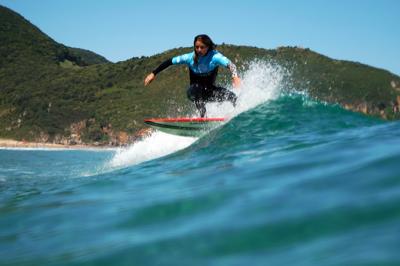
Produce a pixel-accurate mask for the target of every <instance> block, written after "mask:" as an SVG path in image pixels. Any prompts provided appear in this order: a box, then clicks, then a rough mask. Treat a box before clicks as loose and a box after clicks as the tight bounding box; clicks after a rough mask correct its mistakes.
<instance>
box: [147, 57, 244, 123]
mask: <svg viewBox="0 0 400 266" xmlns="http://www.w3.org/2000/svg"><path fill="white" fill-rule="evenodd" d="M194 56H195V54H194V52H191V53H188V54H183V55H179V56H175V57H173V58H170V59H168V60H166V61H165V62H163V63H162V64H161V65H160V66H158V67H157V68H156V69H155V70H154V71H153V74H154V75H157V74H158V73H159V72H160V71H162V70H164V69H165V68H167V67H169V66H170V65H178V64H185V65H187V66H188V67H189V77H190V86H189V88H188V89H187V96H188V98H189V99H190V100H191V101H193V102H194V103H195V105H196V107H197V109H198V110H199V112H200V116H201V117H204V116H205V114H206V107H205V104H206V102H215V101H217V102H223V101H226V100H228V101H230V102H232V104H233V105H235V103H236V99H237V97H236V95H235V94H234V93H233V92H231V91H229V90H227V89H225V88H223V87H217V86H215V84H214V83H215V80H216V78H217V74H218V67H219V66H224V67H227V68H228V69H229V70H230V71H231V73H232V77H235V76H237V72H236V66H235V65H234V64H233V63H232V62H231V61H230V60H229V59H228V58H226V57H225V56H224V55H222V54H221V53H220V52H218V51H216V50H211V51H209V52H208V53H207V54H206V55H204V56H198V62H197V64H196V62H195V61H194Z"/></svg>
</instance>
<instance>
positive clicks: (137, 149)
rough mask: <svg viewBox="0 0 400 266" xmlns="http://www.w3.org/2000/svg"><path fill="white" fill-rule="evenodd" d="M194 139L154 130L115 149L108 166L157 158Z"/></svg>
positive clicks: (132, 163)
mask: <svg viewBox="0 0 400 266" xmlns="http://www.w3.org/2000/svg"><path fill="white" fill-rule="evenodd" d="M196 139H197V138H189V137H179V136H174V135H170V134H166V133H163V132H159V131H156V132H154V133H153V134H152V135H151V136H149V137H147V138H145V139H143V140H142V141H139V142H137V143H134V144H132V145H131V146H129V147H127V148H121V149H119V150H117V152H116V153H115V156H114V158H112V160H111V161H110V166H111V167H123V166H127V165H134V164H138V163H141V162H144V161H148V160H151V159H155V158H159V157H162V156H165V155H168V154H170V153H173V152H176V151H178V150H181V149H184V148H186V147H188V146H189V145H190V144H192V143H193V142H194V141H196Z"/></svg>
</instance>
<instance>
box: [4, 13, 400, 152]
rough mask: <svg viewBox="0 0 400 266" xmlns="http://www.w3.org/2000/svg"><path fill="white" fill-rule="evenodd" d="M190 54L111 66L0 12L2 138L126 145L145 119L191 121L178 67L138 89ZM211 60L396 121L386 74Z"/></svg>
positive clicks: (279, 54)
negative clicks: (253, 69) (280, 73)
mask: <svg viewBox="0 0 400 266" xmlns="http://www.w3.org/2000/svg"><path fill="white" fill-rule="evenodd" d="M190 50H191V48H176V49H172V50H168V51H166V52H164V53H161V54H157V55H154V56H151V57H141V58H132V59H129V60H126V61H123V62H118V63H111V62H108V61H107V60H106V59H105V58H104V57H101V56H99V55H96V54H95V53H92V52H90V51H87V50H82V49H77V48H70V47H67V46H64V45H62V44H59V43H57V42H56V41H54V40H52V39H51V38H50V37H48V36H47V35H46V34H44V33H43V32H41V31H40V30H39V29H38V28H37V27H35V26H34V25H32V24H31V23H29V21H27V20H25V19H24V18H23V17H22V16H20V15H18V14H17V13H15V12H13V11H12V10H10V9H7V8H5V7H1V6H0V58H1V59H0V60H1V61H0V137H7V138H13V139H25V140H35V141H42V142H43V141H46V142H58V143H70V144H71V143H82V142H83V143H93V142H98V143H102V144H110V143H113V144H120V143H126V142H129V141H132V140H133V138H134V137H133V136H135V134H137V133H138V132H140V130H142V129H143V128H144V125H143V123H142V121H143V118H145V117H152V116H158V117H159V116H168V115H177V114H182V115H184V114H188V113H190V112H192V111H193V106H192V104H191V103H190V102H189V101H188V100H187V99H186V94H185V87H186V86H187V82H188V77H187V75H188V73H187V70H186V68H185V67H176V66H174V67H170V68H168V69H166V70H165V71H163V72H162V73H160V74H159V75H158V76H157V82H154V83H152V84H151V86H149V87H146V88H145V87H144V86H143V79H144V77H145V75H146V74H148V73H149V72H150V71H151V70H153V69H154V68H155V67H156V66H158V64H160V63H161V62H163V61H164V60H166V59H168V58H170V57H172V56H175V55H178V54H181V53H184V52H188V51H190ZM218 50H220V51H221V52H222V53H224V54H225V55H226V56H228V57H229V58H231V59H234V60H235V62H236V63H237V65H238V67H239V69H245V68H246V64H247V63H248V62H251V61H252V60H254V59H257V60H265V61H267V62H272V63H274V64H279V65H281V66H282V67H284V68H285V69H287V70H288V73H290V75H288V77H287V78H288V79H287V83H288V84H287V87H288V89H291V90H305V91H307V92H308V93H309V95H310V96H312V97H315V98H317V99H320V100H323V101H327V102H330V103H338V104H341V105H342V106H344V107H346V108H348V109H352V110H355V111H360V112H364V113H367V114H370V115H375V116H381V117H383V118H387V119H396V118H398V117H399V114H398V105H399V101H400V97H399V95H400V78H399V77H398V76H396V75H394V74H391V73H390V72H388V71H385V70H382V69H376V68H373V67H370V66H366V65H362V64H359V63H354V62H348V61H340V60H333V59H330V58H328V57H326V56H323V55H320V54H318V53H315V52H313V51H311V50H309V49H302V48H296V47H281V48H278V49H272V50H266V49H260V48H256V47H246V46H233V45H220V46H218ZM220 73H221V74H222V75H220V77H219V81H218V82H224V81H226V80H228V78H227V75H228V72H227V71H226V70H224V69H221V70H220Z"/></svg>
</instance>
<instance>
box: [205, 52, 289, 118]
mask: <svg viewBox="0 0 400 266" xmlns="http://www.w3.org/2000/svg"><path fill="white" fill-rule="evenodd" d="M284 73H285V71H284V69H283V68H282V67H280V66H278V65H275V64H271V63H268V62H265V61H261V60H255V61H252V62H250V64H249V66H248V68H247V70H246V71H244V72H243V74H242V75H241V78H242V84H241V87H240V89H239V91H237V90H236V89H232V90H233V91H234V92H236V93H237V96H238V100H237V105H236V108H233V106H232V104H231V103H228V102H224V103H222V104H219V103H209V104H207V114H208V116H210V117H215V116H223V117H234V116H237V115H238V114H240V113H242V112H244V111H247V110H249V109H252V108H254V107H256V106H257V105H259V104H262V103H264V102H266V101H268V100H272V99H275V98H276V97H278V95H279V92H280V89H281V87H282V84H283V79H284Z"/></svg>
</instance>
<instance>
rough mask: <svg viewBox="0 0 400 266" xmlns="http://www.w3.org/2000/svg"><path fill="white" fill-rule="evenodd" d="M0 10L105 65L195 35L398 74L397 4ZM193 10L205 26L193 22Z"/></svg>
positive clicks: (388, 0) (17, 6) (90, 5)
mask: <svg viewBox="0 0 400 266" xmlns="http://www.w3.org/2000/svg"><path fill="white" fill-rule="evenodd" d="M196 4H197V5H196ZM0 5H3V6H5V7H7V8H10V9H12V10H13V11H15V12H17V13H19V14H20V15H22V16H23V17H24V18H25V19H27V20H28V21H30V22H31V23H32V24H34V25H35V26H36V27H38V28H39V29H40V30H41V31H42V32H44V33H45V34H46V35H48V36H50V37H51V38H52V39H53V40H55V41H56V42H59V43H62V44H64V45H66V46H69V47H75V48H81V49H85V50H90V51H93V52H95V53H97V54H99V55H101V56H103V57H105V58H107V59H108V60H109V61H111V62H119V61H125V60H128V59H130V58H132V57H141V56H152V55H155V54H158V53H162V52H164V51H167V50H170V49H174V48H178V47H190V46H192V41H193V37H194V36H195V35H197V34H200V33H206V34H208V35H209V36H210V37H211V38H212V39H213V40H214V42H215V43H217V44H222V43H225V44H232V45H240V46H253V47H258V48H263V49H275V48H277V47H282V46H297V47H302V48H309V49H311V50H313V51H315V52H317V53H320V54H323V55H325V56H328V57H330V58H334V59H338V60H347V61H354V62H359V63H362V64H366V65H369V66H372V67H375V68H380V69H385V70H388V71H390V72H392V73H393V74H396V75H400V64H399V63H398V62H400V53H399V51H398V47H399V45H400V34H399V33H400V32H399V29H398V27H397V24H398V23H396V13H397V10H400V2H399V1H396V0H384V1H379V2H375V1H373V0H367V1H361V0H353V1H350V2H347V1H344V0H338V1H335V3H322V1H317V0H308V1H306V2H303V3H297V2H295V1H290V0H286V1H282V2H277V1H267V2H263V3H258V2H257V1H255V0H250V1H249V2H247V3H246V4H244V3H243V2H241V1H230V2H228V1H217V2H213V1H211V0H204V1H202V2H201V4H198V3H196V2H189V3H185V4H181V3H179V1H171V2H169V3H167V4H166V3H164V2H160V1H153V2H151V3H148V2H145V1H137V2H134V3H132V2H129V1H125V0H119V1H116V2H113V3H111V2H105V1H100V2H94V1H90V0H88V1H85V2H80V1H77V0H72V1H57V2H52V1H51V0H43V1H41V3H40V4H38V3H37V2H26V1H22V0H0ZM182 7H183V8H182ZM195 11H196V12H198V13H204V17H206V19H203V20H200V22H197V20H195V19H194V18H193V17H197V15H193V14H195ZM68 14H73V16H69V17H68ZM237 14H239V15H237ZM186 21H188V22H187V23H186ZM182 22H185V23H182ZM197 23H198V24H197ZM160 40H162V41H160Z"/></svg>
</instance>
